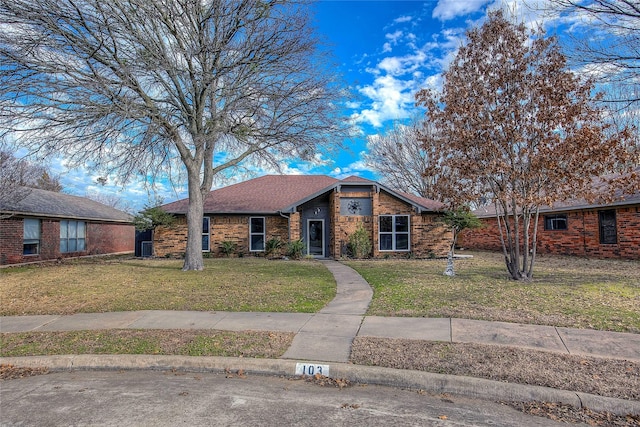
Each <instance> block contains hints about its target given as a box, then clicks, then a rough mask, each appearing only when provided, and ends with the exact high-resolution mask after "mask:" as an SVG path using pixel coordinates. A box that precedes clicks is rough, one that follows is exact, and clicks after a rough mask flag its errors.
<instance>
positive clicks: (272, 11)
mask: <svg viewBox="0 0 640 427" xmlns="http://www.w3.org/2000/svg"><path fill="white" fill-rule="evenodd" d="M0 22H1V23H2V24H0V63H2V66H1V67H0V133H1V134H2V135H0V136H10V137H11V138H13V139H16V140H17V142H18V143H19V144H22V145H23V146H27V147H29V148H30V149H31V150H33V151H39V153H40V154H41V155H42V154H43V153H48V152H55V153H62V154H64V155H65V157H66V159H68V160H69V161H71V162H72V163H73V164H76V165H83V166H95V167H97V168H100V169H102V170H103V171H105V172H106V173H117V174H118V175H119V176H120V178H121V180H123V182H124V181H126V180H127V179H130V178H131V177H133V176H142V177H146V178H147V179H149V180H153V179H160V178H159V177H162V176H167V175H168V177H169V178H176V174H177V171H184V170H186V181H187V185H188V194H189V208H188V213H187V221H188V238H187V247H186V254H185V261H184V266H183V269H184V270H201V269H202V268H203V259H202V251H201V245H202V242H201V240H202V238H201V235H202V230H201V227H202V217H203V203H204V198H205V197H206V195H207V194H208V192H209V191H210V190H211V186H212V182H213V179H214V176H216V174H218V173H220V172H222V171H228V170H230V168H235V167H237V166H238V165H241V164H243V162H245V161H250V162H252V164H253V165H258V164H262V165H265V164H266V165H272V166H273V167H278V165H279V164H280V161H281V159H282V157H283V156H287V157H297V158H302V159H310V158H313V156H314V155H315V154H316V153H317V150H318V148H319V147H320V146H330V145H332V144H334V143H335V141H339V140H340V137H341V136H342V135H344V133H343V131H344V129H345V127H344V126H343V124H342V122H341V121H340V120H338V119H337V118H338V117H339V114H338V113H339V111H338V109H339V107H340V101H341V99H342V97H343V92H342V91H341V90H340V88H339V87H336V85H335V83H336V82H335V71H331V70H332V68H331V64H329V63H328V61H327V54H326V52H323V51H322V50H321V48H320V47H321V45H320V43H319V40H318V38H317V36H316V35H315V34H314V32H313V28H312V26H311V25H310V13H309V8H308V4H307V1H306V0H300V1H295V0H293V1H287V0H111V1H102V0H6V1H2V2H1V3H0ZM333 70H334V69H333Z"/></svg>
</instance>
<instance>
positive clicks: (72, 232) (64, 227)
mask: <svg viewBox="0 0 640 427" xmlns="http://www.w3.org/2000/svg"><path fill="white" fill-rule="evenodd" d="M25 193H26V197H24V198H22V199H21V200H18V201H12V202H10V201H6V200H4V201H0V265H9V264H19V263H27V262H36V261H46V260H54V259H59V258H69V257H78V256H84V255H97V254H115V253H129V252H131V253H132V252H133V249H134V238H135V227H134V226H133V223H132V217H131V215H129V214H127V213H125V212H122V211H120V210H118V209H114V208H112V207H110V206H106V205H103V204H102V203H98V202H96V201H93V200H90V199H87V198H84V197H77V196H71V195H69V194H62V193H56V192H52V191H45V190H40V189H35V188H34V189H28V190H25Z"/></svg>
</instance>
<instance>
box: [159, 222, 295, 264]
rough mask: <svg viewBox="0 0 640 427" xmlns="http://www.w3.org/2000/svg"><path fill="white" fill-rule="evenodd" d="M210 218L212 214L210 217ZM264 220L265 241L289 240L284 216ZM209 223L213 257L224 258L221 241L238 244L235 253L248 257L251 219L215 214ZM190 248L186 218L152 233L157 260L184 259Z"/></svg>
mask: <svg viewBox="0 0 640 427" xmlns="http://www.w3.org/2000/svg"><path fill="white" fill-rule="evenodd" d="M207 216H209V215H207ZM255 216H256V217H263V218H265V223H266V240H269V239H271V238H273V237H279V238H280V240H282V241H283V242H287V241H288V240H289V226H288V220H287V218H283V217H281V216H279V215H278V216H261V215H255ZM209 217H210V218H211V220H210V237H209V242H210V249H211V250H210V252H211V254H212V255H213V256H224V253H223V252H222V250H221V246H222V242H224V241H230V242H234V243H236V245H237V247H236V254H243V255H248V254H252V253H253V252H250V251H249V217H248V216H242V215H214V216H209ZM186 247H187V221H186V217H184V216H183V217H179V218H178V219H177V220H176V222H175V223H174V224H173V225H172V226H171V227H158V228H157V229H156V230H155V231H154V233H153V248H154V255H155V256H157V257H166V256H171V257H182V256H183V255H184V252H185V250H186Z"/></svg>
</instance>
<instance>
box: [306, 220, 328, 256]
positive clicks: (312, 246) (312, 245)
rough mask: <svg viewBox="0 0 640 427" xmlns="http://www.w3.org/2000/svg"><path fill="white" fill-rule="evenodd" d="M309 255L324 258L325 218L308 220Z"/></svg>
mask: <svg viewBox="0 0 640 427" xmlns="http://www.w3.org/2000/svg"><path fill="white" fill-rule="evenodd" d="M307 255H310V256H314V257H319V258H324V220H323V219H309V220H307Z"/></svg>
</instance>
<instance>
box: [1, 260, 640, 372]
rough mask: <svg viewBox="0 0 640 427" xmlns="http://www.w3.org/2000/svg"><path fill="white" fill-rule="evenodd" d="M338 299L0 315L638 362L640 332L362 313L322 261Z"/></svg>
mask: <svg viewBox="0 0 640 427" xmlns="http://www.w3.org/2000/svg"><path fill="white" fill-rule="evenodd" d="M322 263H323V264H324V265H325V266H326V267H327V268H328V269H329V271H331V273H332V274H333V276H334V277H335V279H336V283H337V292H336V297H335V298H334V299H333V300H332V301H331V302H330V303H329V304H327V305H326V306H325V307H324V308H323V309H322V310H320V311H319V312H318V313H309V314H307V313H242V312H223V311H217V312H199V311H132V312H115V313H86V314H85V313H83V314H73V315H70V316H53V315H46V316H11V317H0V332H25V331H70V330H83V329H123V328H129V329H219V330H227V331H244V330H256V331H280V332H293V333H295V334H296V336H295V338H294V340H293V343H292V345H291V347H290V348H289V349H288V350H287V352H286V353H285V354H284V355H283V358H285V359H294V360H313V361H318V362H342V363H345V362H348V361H349V355H350V353H351V343H352V342H353V339H354V338H355V337H356V336H366V337H380V338H406V339H413V340H427V341H444V342H461V343H478V344H491V345H503V346H513V347H521V348H529V349H534V350H545V351H554V352H560V353H565V354H579V355H590V356H598V357H607V358H613V359H626V360H632V361H640V334H631V333H619V332H607V331H595V330H586V329H573V328H560V327H554V326H539V325H527V324H516V323H505V322H487V321H482V320H469V319H455V318H454V319H451V318H435V319H434V318H422V317H419V318H411V317H377V316H365V315H364V314H365V312H366V311H367V308H368V307H369V303H370V302H371V298H372V297H373V291H372V289H371V287H370V286H369V284H368V283H367V282H366V281H365V280H364V279H363V278H362V277H361V276H360V275H359V274H358V273H356V272H355V271H354V270H353V269H351V268H349V267H347V266H346V265H344V264H341V263H338V262H336V261H328V260H325V261H322Z"/></svg>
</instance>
